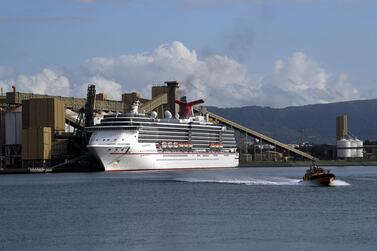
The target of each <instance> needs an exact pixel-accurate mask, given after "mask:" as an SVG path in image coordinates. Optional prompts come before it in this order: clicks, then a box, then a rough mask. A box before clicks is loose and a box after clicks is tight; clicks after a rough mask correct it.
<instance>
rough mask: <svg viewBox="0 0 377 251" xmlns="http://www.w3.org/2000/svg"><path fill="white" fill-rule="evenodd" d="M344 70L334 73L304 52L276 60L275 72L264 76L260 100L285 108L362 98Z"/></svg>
mask: <svg viewBox="0 0 377 251" xmlns="http://www.w3.org/2000/svg"><path fill="white" fill-rule="evenodd" d="M347 79H348V77H347V75H346V74H345V73H342V74H340V75H339V76H333V74H331V73H330V72H328V71H326V70H325V69H324V68H322V67H321V66H320V65H319V64H318V63H317V62H315V61H314V60H312V59H310V58H308V57H307V56H306V55H305V54H304V53H302V52H296V53H293V55H292V56H291V57H290V58H288V59H287V60H277V61H276V62H275V66H274V69H273V71H272V73H270V74H268V75H266V76H263V78H262V79H261V93H262V95H260V96H259V97H258V99H259V101H258V102H261V103H265V102H263V100H265V99H267V100H269V102H268V103H267V104H266V105H269V106H275V107H282V106H291V105H305V104H314V103H329V102H336V101H345V100H350V99H357V98H360V95H359V92H358V90H357V89H356V88H354V87H352V86H351V85H350V84H349V83H348V82H347Z"/></svg>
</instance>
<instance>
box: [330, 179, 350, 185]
mask: <svg viewBox="0 0 377 251" xmlns="http://www.w3.org/2000/svg"><path fill="white" fill-rule="evenodd" d="M350 185H351V184H350V183H348V182H345V181H344V180H338V179H336V180H334V181H333V182H331V183H330V186H332V187H339V186H350Z"/></svg>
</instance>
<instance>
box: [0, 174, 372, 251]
mask: <svg viewBox="0 0 377 251" xmlns="http://www.w3.org/2000/svg"><path fill="white" fill-rule="evenodd" d="M329 169H330V170H331V171H332V172H333V173H334V174H335V175H336V176H337V181H336V183H335V184H334V186H332V187H317V186H313V185H307V184H303V183H300V182H299V181H300V179H301V178H302V176H303V174H304V172H305V168H304V167H302V168H300V167H295V168H236V169H223V170H204V171H203V170H201V171H174V172H173V171H166V172H141V173H140V172H139V173H129V172H116V173H104V172H99V173H59V174H53V173H50V174H29V175H26V174H25V175H23V174H20V175H2V176H0V223H1V224H0V249H1V250H342V251H343V250H375V249H376V247H377V224H376V222H377V210H376V207H377V196H376V191H377V167H332V168H331V167H330V168H329Z"/></svg>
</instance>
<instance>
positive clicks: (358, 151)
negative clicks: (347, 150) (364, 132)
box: [355, 139, 364, 158]
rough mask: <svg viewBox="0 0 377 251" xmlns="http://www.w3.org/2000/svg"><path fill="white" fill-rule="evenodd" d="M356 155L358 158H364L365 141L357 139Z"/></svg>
mask: <svg viewBox="0 0 377 251" xmlns="http://www.w3.org/2000/svg"><path fill="white" fill-rule="evenodd" d="M355 141H356V146H357V149H356V157H357V158H363V157H364V152H363V141H361V140H359V139H356V140H355Z"/></svg>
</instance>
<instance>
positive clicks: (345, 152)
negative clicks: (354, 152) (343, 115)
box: [336, 139, 351, 158]
mask: <svg viewBox="0 0 377 251" xmlns="http://www.w3.org/2000/svg"><path fill="white" fill-rule="evenodd" d="M336 147H337V156H338V158H350V157H351V149H347V147H351V142H350V141H349V140H346V139H340V140H338V141H337V142H336Z"/></svg>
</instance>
